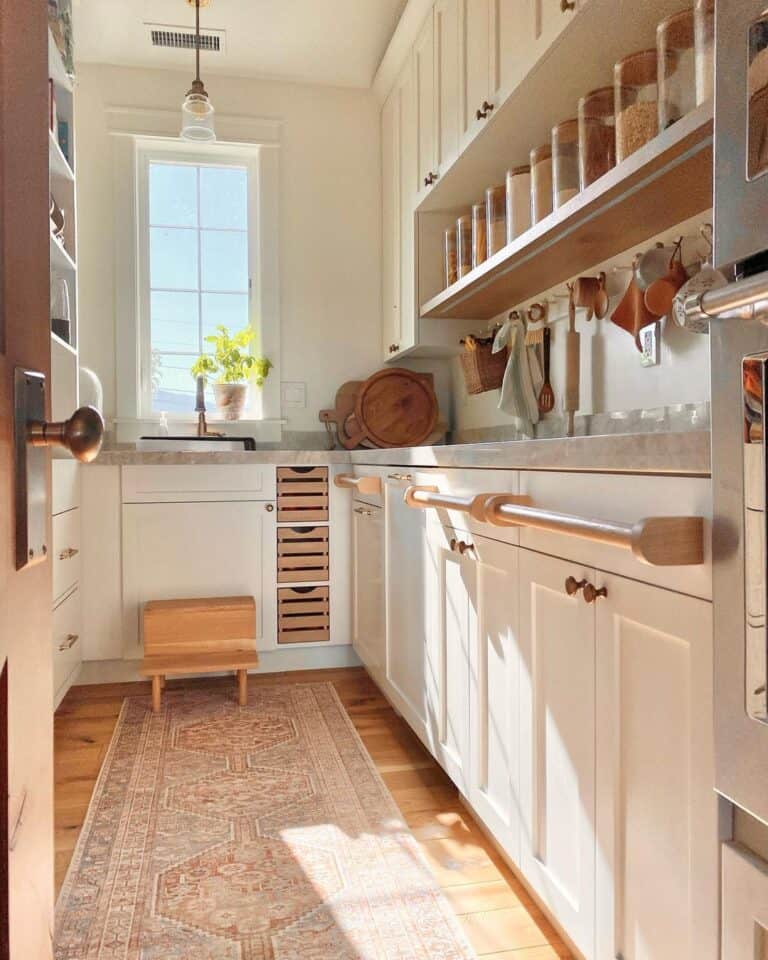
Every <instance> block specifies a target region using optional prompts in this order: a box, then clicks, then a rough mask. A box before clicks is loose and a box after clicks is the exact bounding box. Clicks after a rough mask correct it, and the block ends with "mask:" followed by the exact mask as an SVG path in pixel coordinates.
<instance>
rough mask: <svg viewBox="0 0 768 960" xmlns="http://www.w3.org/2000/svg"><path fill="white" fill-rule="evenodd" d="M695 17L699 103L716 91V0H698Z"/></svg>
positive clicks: (697, 99) (697, 100) (697, 98)
mask: <svg viewBox="0 0 768 960" xmlns="http://www.w3.org/2000/svg"><path fill="white" fill-rule="evenodd" d="M693 17H694V28H693V29H694V38H695V43H696V103H697V105H698V104H700V103H704V101H705V100H709V98H710V97H711V96H713V95H714V92H715V0H696V6H695V7H694V11H693Z"/></svg>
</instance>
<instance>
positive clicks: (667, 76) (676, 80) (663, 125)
mask: <svg viewBox="0 0 768 960" xmlns="http://www.w3.org/2000/svg"><path fill="white" fill-rule="evenodd" d="M656 53H657V58H658V71H659V129H660V130H666V129H667V127H671V126H672V124H673V123H674V122H675V121H676V120H679V119H680V118H681V117H684V116H685V115H686V113H690V112H691V110H693V108H694V107H695V106H696V49H695V43H694V29H693V8H691V9H690V10H682V11H681V12H680V13H675V14H674V15H673V16H671V17H667V18H666V19H665V20H662V21H661V23H660V24H659V25H658V27H657V28H656Z"/></svg>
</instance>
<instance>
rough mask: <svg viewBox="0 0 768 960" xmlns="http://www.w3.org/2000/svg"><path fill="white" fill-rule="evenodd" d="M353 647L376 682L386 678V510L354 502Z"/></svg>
mask: <svg viewBox="0 0 768 960" xmlns="http://www.w3.org/2000/svg"><path fill="white" fill-rule="evenodd" d="M352 543H353V585H352V645H353V646H354V648H355V651H356V652H357V654H358V656H359V657H360V659H361V660H362V661H363V663H364V664H365V666H366V667H367V668H368V670H369V672H370V674H371V676H372V677H373V679H374V680H376V681H377V683H381V682H382V681H383V680H384V677H385V672H384V671H385V664H386V634H385V621H384V511H383V510H382V508H381V507H376V506H372V505H371V504H367V503H359V502H355V503H354V505H353V509H352Z"/></svg>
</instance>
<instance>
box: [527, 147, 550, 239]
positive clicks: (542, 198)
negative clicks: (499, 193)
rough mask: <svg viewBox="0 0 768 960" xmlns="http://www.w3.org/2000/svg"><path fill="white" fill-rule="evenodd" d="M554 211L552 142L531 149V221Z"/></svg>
mask: <svg viewBox="0 0 768 960" xmlns="http://www.w3.org/2000/svg"><path fill="white" fill-rule="evenodd" d="M550 213H552V144H551V143H545V144H542V146H540V147H536V149H535V150H531V223H533V224H536V223H538V222H539V221H540V220H543V219H544V217H548V216H549V214H550Z"/></svg>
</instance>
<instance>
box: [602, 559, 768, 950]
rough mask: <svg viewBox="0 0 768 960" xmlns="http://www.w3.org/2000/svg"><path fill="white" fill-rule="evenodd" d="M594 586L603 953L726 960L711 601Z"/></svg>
mask: <svg viewBox="0 0 768 960" xmlns="http://www.w3.org/2000/svg"><path fill="white" fill-rule="evenodd" d="M595 584H596V586H598V587H605V589H606V590H607V595H606V596H605V597H604V598H602V599H599V600H598V601H597V603H596V613H597V758H598V763H597V785H598V786H597V830H598V836H597V840H598V843H597V851H598V852H597V956H598V957H601V958H602V957H606V958H609V957H610V958H613V957H621V958H622V960H648V958H651V957H652V958H653V960H715V958H717V956H718V922H717V916H718V846H719V840H718V812H717V800H716V795H715V790H714V743H713V732H712V710H713V707H712V670H713V667H712V616H711V604H709V603H708V602H706V601H704V600H697V599H694V598H692V597H686V596H683V595H681V594H678V593H673V592H672V591H670V590H662V589H659V588H658V587H651V586H648V585H646V584H641V583H637V582H636V581H634V580H627V579H624V578H622V577H616V576H608V575H604V574H598V580H597V581H595ZM750 956H751V955H750Z"/></svg>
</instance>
